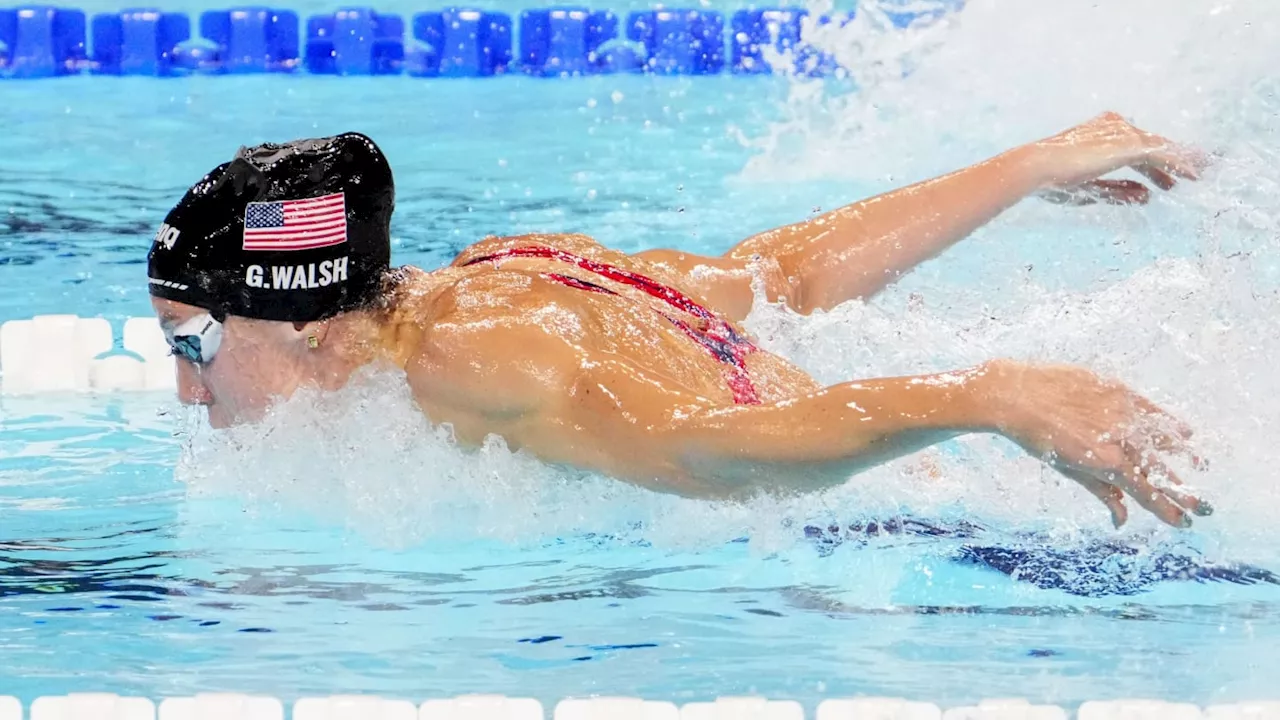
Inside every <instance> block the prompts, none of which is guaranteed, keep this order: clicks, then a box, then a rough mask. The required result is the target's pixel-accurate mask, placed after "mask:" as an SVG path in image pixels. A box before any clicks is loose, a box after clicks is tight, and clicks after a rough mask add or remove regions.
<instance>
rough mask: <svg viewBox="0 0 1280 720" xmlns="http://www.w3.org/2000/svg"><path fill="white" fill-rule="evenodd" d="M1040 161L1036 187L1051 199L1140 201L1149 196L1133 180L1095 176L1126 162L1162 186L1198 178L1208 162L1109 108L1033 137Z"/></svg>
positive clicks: (1168, 187)
mask: <svg viewBox="0 0 1280 720" xmlns="http://www.w3.org/2000/svg"><path fill="white" fill-rule="evenodd" d="M1033 146H1034V148H1035V149H1036V156H1037V157H1038V158H1039V162H1040V163H1041V165H1042V167H1041V170H1040V172H1041V174H1042V177H1043V187H1042V189H1041V190H1040V191H1039V193H1037V194H1038V195H1039V196H1040V197H1041V198H1043V199H1045V200H1048V201H1050V202H1056V203H1062V204H1070V205H1090V204H1093V203H1096V202H1107V203H1112V204H1138V205H1141V204H1144V203H1146V202H1147V201H1148V200H1149V199H1150V197H1151V191H1150V190H1149V189H1148V188H1147V186H1145V185H1143V184H1142V183H1141V182H1138V181H1136V180H1100V179H1099V178H1101V177H1102V176H1103V175H1106V174H1107V173H1110V172H1114V171H1116V170H1120V169H1123V168H1130V169H1132V170H1134V171H1136V172H1138V173H1139V174H1141V175H1142V176H1143V177H1145V178H1146V179H1147V180H1149V181H1151V183H1152V184H1153V185H1155V186H1156V187H1158V188H1160V189H1161V190H1171V189H1172V188H1173V187H1174V186H1175V185H1176V184H1177V178H1182V179H1185V180H1198V179H1199V178H1200V173H1201V172H1203V170H1204V168H1205V166H1206V165H1207V164H1208V163H1207V159H1206V157H1205V155H1204V154H1203V153H1200V152H1198V151H1196V150H1194V149H1191V148H1188V147H1184V146H1181V145H1178V144H1177V143H1174V142H1173V141H1172V140H1169V139H1168V138H1165V137H1161V136H1160V135H1156V134H1155V133H1150V132H1147V131H1145V130H1142V129H1140V128H1138V127H1135V126H1134V125H1132V124H1131V123H1129V122H1128V121H1127V120H1125V119H1124V118H1122V117H1121V116H1120V115H1118V114H1116V113H1113V112H1109V113H1104V114H1102V115H1099V116H1098V117H1096V118H1093V119H1092V120H1090V121H1088V122H1086V123H1083V124H1081V125H1077V126H1076V127H1073V128H1071V129H1070V130H1067V131H1065V132H1061V133H1058V134H1057V135H1054V136H1052V137H1049V138H1045V139H1044V140H1040V141H1039V142H1036V143H1033Z"/></svg>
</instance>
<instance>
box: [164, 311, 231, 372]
mask: <svg viewBox="0 0 1280 720" xmlns="http://www.w3.org/2000/svg"><path fill="white" fill-rule="evenodd" d="M164 338H165V341H167V342H168V343H169V354H171V355H178V356H181V357H183V358H186V359H187V360H189V361H191V362H193V363H195V364H197V365H204V364H206V363H208V362H209V361H211V360H213V356H214V355H216V354H217V352H218V346H219V345H221V344H222V323H220V322H218V320H217V319H216V318H215V317H213V316H212V315H197V316H195V317H193V318H191V319H189V320H187V321H185V322H183V323H181V324H179V325H178V326H177V327H175V328H173V329H172V330H168V329H166V330H165V333H164Z"/></svg>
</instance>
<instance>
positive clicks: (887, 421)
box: [544, 360, 1212, 527]
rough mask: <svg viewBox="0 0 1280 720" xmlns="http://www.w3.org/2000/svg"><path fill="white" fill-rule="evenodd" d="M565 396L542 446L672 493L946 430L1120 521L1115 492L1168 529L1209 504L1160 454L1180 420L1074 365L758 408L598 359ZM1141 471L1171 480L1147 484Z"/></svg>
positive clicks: (749, 484) (799, 472) (1183, 447)
mask: <svg viewBox="0 0 1280 720" xmlns="http://www.w3.org/2000/svg"><path fill="white" fill-rule="evenodd" d="M564 397H567V398H569V400H568V401H567V402H561V403H560V404H559V405H560V407H561V408H563V409H562V411H561V412H560V413H555V412H550V413H547V414H546V415H545V416H544V418H545V419H548V420H552V421H553V422H552V424H553V425H556V426H558V427H559V428H561V429H562V430H565V429H569V428H572V429H573V432H572V433H571V434H568V435H564V434H560V435H559V436H558V437H559V439H560V440H563V439H567V438H572V442H571V443H569V444H566V445H552V446H546V447H548V448H549V449H551V450H552V451H553V453H554V452H562V451H565V450H568V451H569V452H568V455H569V456H574V457H576V458H577V459H576V462H577V463H578V464H582V465H587V466H591V467H593V468H594V469H597V470H603V471H605V472H608V473H610V474H612V475H614V476H615V477H619V478H624V479H628V480H631V481H632V482H634V483H636V484H638V485H642V486H646V487H650V488H652V489H655V490H662V491H665V492H673V493H676V494H681V495H690V496H697V497H711V498H714V497H721V498H731V497H742V496H745V495H749V494H752V493H754V492H755V491H758V490H795V491H812V490H818V489H822V488H825V487H831V486H835V485H838V484H840V483H842V482H844V481H846V480H847V479H848V478H849V476H851V475H853V474H854V473H857V472H860V471H863V470H866V469H868V468H870V467H872V466H875V465H878V464H881V463H884V462H886V461H888V460H892V459H894V458H897V457H901V456H903V455H906V454H908V453H911V452H914V451H916V450H919V449H921V448H924V447H927V446H929V445H932V444H934V443H937V442H940V441H943V440H946V439H949V438H953V437H955V436H957V435H962V434H968V433H996V434H1000V435H1003V436H1005V437H1006V438H1008V439H1010V440H1012V441H1013V442H1015V443H1017V444H1018V445H1020V446H1021V447H1022V448H1023V449H1024V450H1026V451H1027V452H1029V453H1030V454H1031V455H1032V456H1033V457H1037V458H1039V459H1041V460H1044V461H1045V462H1048V463H1049V464H1051V465H1052V466H1053V467H1054V468H1056V469H1057V470H1059V471H1060V472H1062V473H1063V474H1064V475H1065V476H1067V477H1068V478H1070V479H1071V480H1074V481H1075V482H1077V483H1079V484H1080V485H1081V486H1082V487H1084V488H1085V489H1086V490H1087V491H1089V492H1090V493H1091V494H1093V495H1094V496H1095V497H1097V498H1098V499H1099V500H1101V501H1102V502H1103V503H1104V504H1106V505H1107V507H1108V509H1110V511H1111V513H1112V516H1113V518H1114V519H1115V521H1116V523H1117V524H1120V523H1123V522H1124V517H1125V515H1126V514H1127V510H1126V509H1125V507H1124V504H1123V499H1124V496H1125V494H1128V495H1129V497H1131V498H1132V499H1133V500H1134V501H1135V502H1136V503H1137V504H1139V505H1141V506H1142V507H1143V508H1145V509H1146V510H1148V511H1150V512H1151V513H1152V514H1154V515H1156V516H1157V517H1159V518H1160V519H1161V520H1163V521H1164V522H1166V523H1169V524H1170V525H1173V526H1175V527H1186V526H1188V525H1189V524H1190V516H1189V515H1188V514H1187V512H1186V511H1191V512H1194V513H1196V514H1201V515H1206V514H1209V513H1210V512H1212V509H1211V508H1209V507H1208V505H1207V504H1205V503H1203V502H1202V501H1201V500H1200V499H1199V498H1198V497H1196V496H1195V495H1193V494H1191V493H1189V492H1187V491H1186V490H1185V489H1183V488H1181V487H1180V486H1181V481H1179V480H1178V479H1177V478H1176V476H1175V475H1174V474H1173V473H1172V472H1171V471H1170V470H1169V468H1168V467H1167V466H1166V465H1165V463H1164V461H1163V460H1161V459H1160V458H1159V457H1157V455H1158V454H1166V453H1169V454H1186V453H1188V452H1189V447H1188V445H1187V442H1186V441H1187V440H1188V439H1189V437H1190V429H1189V428H1187V427H1186V426H1185V424H1184V423H1181V422H1180V421H1178V420H1177V419H1176V418H1173V417H1172V416H1169V415H1168V414H1167V413H1165V412H1164V411H1163V410H1161V409H1160V408H1158V407H1156V406H1155V405H1154V404H1152V403H1151V402H1150V401H1149V400H1147V399H1146V398H1143V397H1141V396H1140V395H1137V394H1136V393H1134V392H1133V391H1132V390H1130V389H1129V388H1127V387H1125V386H1124V385H1122V384H1120V383H1116V382H1114V381H1111V380H1107V379H1105V378H1101V377H1099V376H1097V375H1095V374H1094V373H1092V372H1090V371H1088V370H1086V369H1083V368H1076V367H1071V366H1031V365H1024V364H1021V363H1016V362H1011V361H1006V360H994V361H990V362H987V363H984V364H982V365H981V366H979V367H976V368H972V369H968V370H962V371H956V372H951V373H941V374H934V375H920V376H914V377H892V378H877V379H872V380H861V381H857V382H847V383H840V384H837V385H832V386H830V387H828V388H825V389H823V390H821V391H819V392H815V393H811V394H808V395H804V396H800V397H796V398H793V399H790V400H784V401H780V402H774V403H768V404H764V405H749V406H736V405H735V406H714V405H709V404H708V403H707V402H706V401H705V400H702V399H699V398H696V397H693V396H691V395H689V394H688V393H685V392H682V391H679V390H672V389H670V388H669V387H666V386H664V385H663V383H662V382H661V381H660V380H659V379H656V378H653V377H646V376H645V375H644V374H643V373H640V372H638V371H637V370H636V369H635V368H634V367H629V366H628V365H626V364H624V363H620V362H615V361H603V362H597V363H593V364H592V366H591V367H590V368H587V369H584V370H583V371H582V372H581V373H580V376H579V378H578V380H577V382H575V383H574V385H573V387H572V391H571V392H570V393H569V394H568V395H567V396H564ZM544 407H546V406H544ZM1150 448H1160V450H1161V452H1160V453H1157V454H1153V453H1152V452H1151V451H1150ZM566 459H567V458H566ZM1193 462H1195V461H1194V459H1193ZM1149 474H1163V475H1165V476H1167V477H1168V478H1169V479H1170V482H1169V483H1168V484H1166V485H1163V486H1156V485H1154V484H1153V483H1152V482H1151V479H1150V478H1149Z"/></svg>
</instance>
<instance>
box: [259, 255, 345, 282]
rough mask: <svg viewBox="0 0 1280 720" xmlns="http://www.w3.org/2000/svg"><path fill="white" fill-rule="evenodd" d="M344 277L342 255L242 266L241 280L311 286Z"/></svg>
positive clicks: (343, 280)
mask: <svg viewBox="0 0 1280 720" xmlns="http://www.w3.org/2000/svg"><path fill="white" fill-rule="evenodd" d="M346 281H347V258H346V256H343V257H340V258H334V259H333V260H325V261H324V262H318V263H304V264H301V265H272V266H271V267H270V270H268V269H267V268H265V267H263V266H261V265H250V266H249V267H247V268H245V272H244V284H245V285H248V286H249V287H251V288H262V289H264V290H315V289H316V288H322V287H329V286H330V285H334V284H336V283H340V282H346Z"/></svg>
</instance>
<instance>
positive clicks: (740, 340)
mask: <svg viewBox="0 0 1280 720" xmlns="http://www.w3.org/2000/svg"><path fill="white" fill-rule="evenodd" d="M511 257H532V258H546V259H550V260H559V261H561V262H566V263H569V264H572V265H576V266H578V267H580V268H582V269H583V270H587V271H589V272H593V273H595V274H597V275H600V276H603V277H606V278H608V279H610V280H613V281H614V282H619V283H622V284H624V285H630V286H632V287H635V288H639V289H641V290H643V291H644V292H645V293H647V294H648V295H650V296H652V297H656V298H658V299H660V300H663V301H664V302H666V303H667V304H668V305H671V306H672V307H676V308H679V309H681V310H683V311H685V312H687V313H689V314H690V315H693V316H695V317H697V318H699V319H701V320H705V321H707V324H708V328H707V329H706V330H699V329H697V328H694V327H693V326H692V325H690V324H689V323H687V322H685V321H683V320H680V319H678V318H674V317H672V316H670V315H667V314H666V313H662V315H663V317H665V318H667V319H668V320H670V321H671V322H672V323H674V324H675V325H676V327H678V328H680V329H681V330H683V331H684V332H685V334H687V335H688V336H689V337H691V338H693V339H694V340H695V341H696V342H697V343H698V344H700V345H702V346H703V347H704V348H706V349H707V351H708V352H710V353H711V355H712V357H714V358H716V359H717V360H719V361H720V362H722V363H724V364H725V365H726V366H727V367H726V368H725V370H726V378H725V380H726V382H727V383H728V385H729V389H730V390H732V391H733V400H734V402H736V403H738V404H739V405H759V404H760V397H759V395H758V394H757V393H756V389H755V385H754V384H753V383H752V382H751V376H750V375H749V374H748V373H747V368H746V362H745V358H746V356H747V355H749V354H751V353H752V352H753V351H755V350H756V347H755V345H753V344H752V343H751V342H750V341H749V340H747V339H746V338H744V337H742V335H741V334H739V333H738V331H736V330H734V329H733V326H732V325H730V324H729V323H727V322H725V321H724V320H723V319H721V318H719V317H717V316H716V314H715V313H713V312H711V311H710V310H708V309H707V308H706V307H704V306H702V305H701V304H699V303H698V302H697V301H695V300H693V299H692V298H690V297H689V296H688V295H685V294H684V293H682V292H680V291H679V290H676V289H675V288H672V287H668V286H666V285H663V284H661V283H659V282H657V281H656V280H653V279H652V278H649V277H646V276H644V275H641V274H639V273H636V272H632V271H630V270H626V269H624V268H620V267H618V266H616V265H610V264H608V263H603V262H600V261H598V260H589V259H587V258H584V257H580V256H578V255H574V254H573V253H569V252H565V251H564V250H557V249H555V248H549V247H545V246H542V245H526V246H522V247H515V248H507V249H506V250H499V251H498V252H496V253H492V254H490V255H485V256H483V257H478V258H474V259H472V260H468V261H467V262H466V263H463V267H466V266H468V265H474V264H476V263H481V262H489V261H497V260H503V259H506V258H511ZM543 277H546V278H547V279H548V280H552V281H555V282H558V283H560V284H562V285H568V286H570V287H574V288H577V289H579V290H586V291H588V292H597V293H605V294H609V295H617V293H615V292H614V291H612V290H610V289H608V288H605V287H603V286H600V285H597V284H595V283H592V282H588V281H586V280H580V279H578V278H573V277H569V276H567V275H561V274H559V273H544V274H543Z"/></svg>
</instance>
